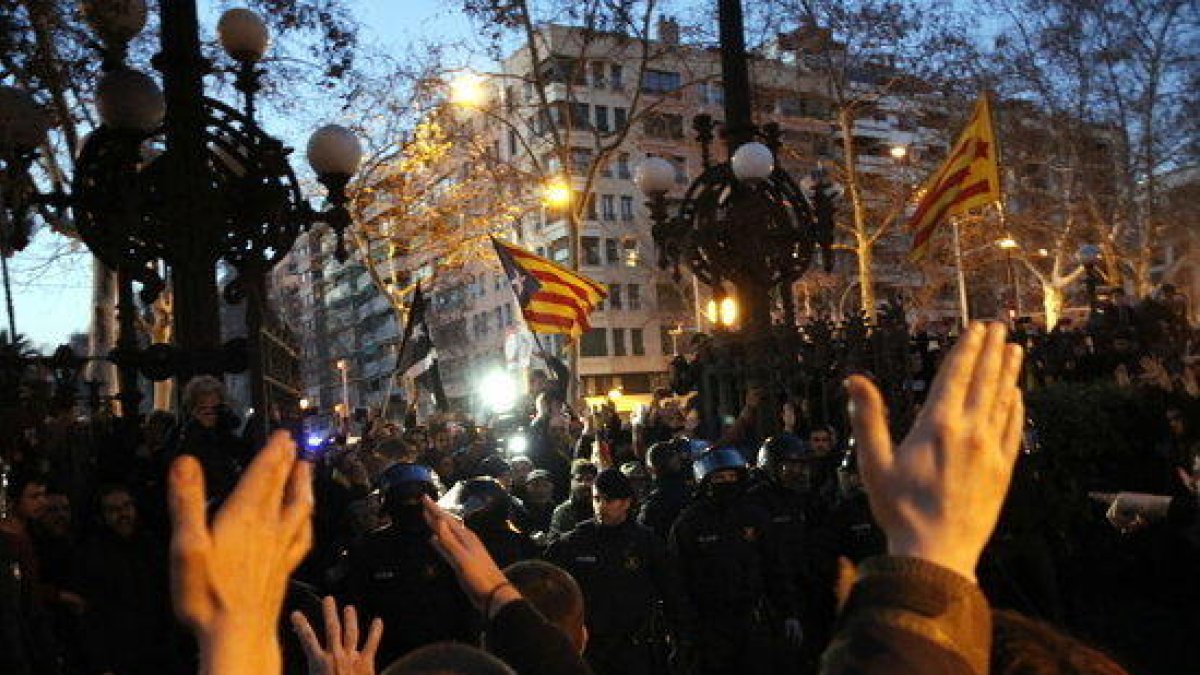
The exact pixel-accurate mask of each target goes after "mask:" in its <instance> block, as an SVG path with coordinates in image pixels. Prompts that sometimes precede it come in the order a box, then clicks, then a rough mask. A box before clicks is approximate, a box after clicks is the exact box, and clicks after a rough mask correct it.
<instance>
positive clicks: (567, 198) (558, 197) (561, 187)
mask: <svg viewBox="0 0 1200 675" xmlns="http://www.w3.org/2000/svg"><path fill="white" fill-rule="evenodd" d="M542 202H543V203H545V204H546V206H549V207H552V208H556V209H562V208H566V207H567V205H568V204H570V203H571V185H570V184H569V183H567V181H566V180H565V179H563V178H560V177H556V178H551V179H550V180H548V181H546V184H545V186H543V187H542Z"/></svg>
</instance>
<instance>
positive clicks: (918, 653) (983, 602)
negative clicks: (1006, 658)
mask: <svg viewBox="0 0 1200 675" xmlns="http://www.w3.org/2000/svg"><path fill="white" fill-rule="evenodd" d="M991 633H992V618H991V614H990V612H989V610H988V603H987V599H986V598H984V597H983V593H981V592H980V590H979V587H978V586H976V585H975V584H973V583H971V582H970V581H969V580H967V579H964V578H963V577H961V576H959V575H958V574H955V573H954V572H952V571H950V570H948V569H945V568H943V567H940V566H938V565H934V564H932V563H929V562H926V561H924V560H920V559H918V558H898V557H890V556H889V557H878V558H871V559H869V560H867V561H865V562H864V563H863V564H862V565H860V566H859V568H858V581H857V582H856V583H855V584H854V588H853V589H852V590H851V591H850V597H849V598H848V599H847V600H846V606H845V607H844V608H843V610H842V614H841V616H840V617H839V619H838V626H837V632H836V633H835V635H834V638H833V642H832V643H831V644H830V647H829V649H828V650H826V651H825V654H824V655H823V656H822V658H821V673H822V675H851V674H853V675H872V674H874V673H888V674H889V675H907V674H909V673H912V674H913V675H916V674H918V673H920V674H921V675H983V674H984V673H987V670H988V656H989V654H990V652H991V644H992V635H991Z"/></svg>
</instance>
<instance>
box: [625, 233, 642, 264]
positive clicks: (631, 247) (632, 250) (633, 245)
mask: <svg viewBox="0 0 1200 675" xmlns="http://www.w3.org/2000/svg"><path fill="white" fill-rule="evenodd" d="M621 262H622V263H623V264H624V265H625V266H626V267H637V266H638V263H639V262H641V255H640V254H639V253H638V245H637V240H636V239H626V240H625V241H623V242H621Z"/></svg>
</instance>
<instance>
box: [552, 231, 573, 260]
mask: <svg viewBox="0 0 1200 675" xmlns="http://www.w3.org/2000/svg"><path fill="white" fill-rule="evenodd" d="M549 257H550V259H551V260H553V261H554V262H557V263H566V262H568V261H570V260H571V247H570V246H569V245H568V244H567V238H566V237H563V238H561V239H556V240H555V241H554V243H553V244H550V256H549Z"/></svg>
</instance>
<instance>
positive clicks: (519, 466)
mask: <svg viewBox="0 0 1200 675" xmlns="http://www.w3.org/2000/svg"><path fill="white" fill-rule="evenodd" d="M508 465H509V466H510V467H512V482H513V485H525V483H526V482H528V481H529V474H530V473H532V472H533V460H531V459H529V458H528V457H526V456H525V455H515V456H513V457H512V458H510V459H509V460H508Z"/></svg>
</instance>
